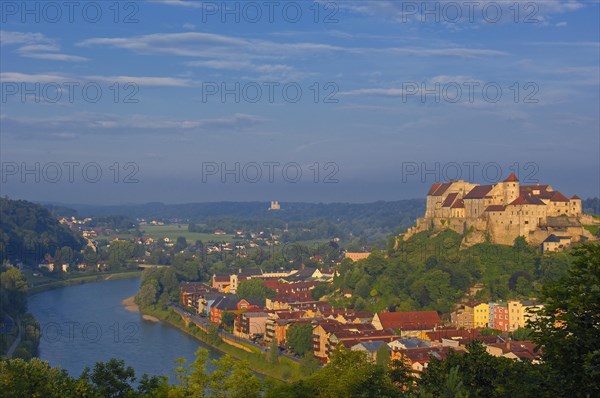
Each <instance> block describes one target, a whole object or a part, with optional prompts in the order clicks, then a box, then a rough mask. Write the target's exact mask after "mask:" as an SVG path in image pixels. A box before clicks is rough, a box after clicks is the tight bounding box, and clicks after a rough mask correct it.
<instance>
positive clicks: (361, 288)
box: [354, 275, 371, 299]
mask: <svg viewBox="0 0 600 398" xmlns="http://www.w3.org/2000/svg"><path fill="white" fill-rule="evenodd" d="M370 292H371V284H370V283H369V278H368V277H367V276H366V275H365V276H364V277H363V278H362V279H361V280H360V281H359V282H358V283H357V284H356V288H355V289H354V293H355V294H356V295H358V296H359V297H362V298H364V299H365V298H367V297H369V293H370Z"/></svg>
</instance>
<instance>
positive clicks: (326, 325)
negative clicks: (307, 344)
mask: <svg viewBox="0 0 600 398" xmlns="http://www.w3.org/2000/svg"><path fill="white" fill-rule="evenodd" d="M341 331H351V332H353V333H354V334H353V335H351V336H345V337H344V336H339V338H340V339H344V338H346V339H347V340H350V339H352V337H356V336H357V335H358V334H359V333H364V332H367V331H375V327H374V326H373V325H372V324H369V323H367V324H342V323H340V322H338V321H336V320H333V319H320V320H317V321H316V322H315V326H314V327H313V353H314V355H315V356H316V357H317V358H318V359H320V360H321V361H322V362H327V360H328V358H329V353H330V348H331V344H330V338H331V336H332V335H333V334H334V333H339V332H341Z"/></svg>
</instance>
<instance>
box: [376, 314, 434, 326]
mask: <svg viewBox="0 0 600 398" xmlns="http://www.w3.org/2000/svg"><path fill="white" fill-rule="evenodd" d="M377 315H378V317H379V321H380V322H381V325H382V326H383V328H384V329H388V328H393V329H403V330H422V329H433V328H434V327H436V326H438V325H440V324H441V323H442V320H441V319H440V316H439V315H438V313H437V311H409V312H379V313H377Z"/></svg>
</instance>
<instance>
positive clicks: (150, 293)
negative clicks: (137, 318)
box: [135, 280, 159, 307]
mask: <svg viewBox="0 0 600 398" xmlns="http://www.w3.org/2000/svg"><path fill="white" fill-rule="evenodd" d="M158 292H159V287H158V282H157V281H156V280H150V281H148V283H144V284H143V285H142V287H141V288H140V291H139V292H138V293H137V294H136V296H135V301H136V303H138V304H139V305H140V307H150V306H152V305H154V304H155V303H156V297H157V295H158Z"/></svg>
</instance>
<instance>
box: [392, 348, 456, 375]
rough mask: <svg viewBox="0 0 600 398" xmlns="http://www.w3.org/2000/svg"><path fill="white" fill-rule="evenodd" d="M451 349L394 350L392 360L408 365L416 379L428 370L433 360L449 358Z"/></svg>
mask: <svg viewBox="0 0 600 398" xmlns="http://www.w3.org/2000/svg"><path fill="white" fill-rule="evenodd" d="M449 351H450V349H449V348H448V347H426V348H413V349H407V350H399V351H397V350H394V351H392V354H391V360H392V361H394V360H398V361H402V362H404V363H406V364H407V365H409V366H410V367H411V369H412V373H413V375H414V376H415V377H420V376H421V373H423V371H424V370H425V369H427V365H428V364H429V361H430V360H431V358H432V357H433V358H436V359H438V360H444V359H446V357H447V356H448V353H449Z"/></svg>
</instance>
